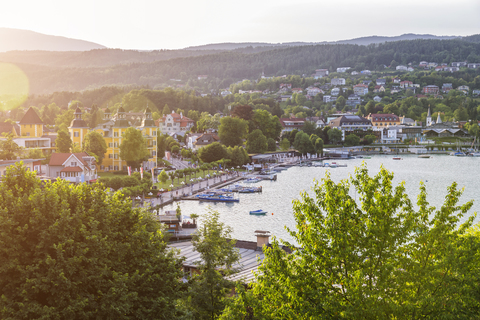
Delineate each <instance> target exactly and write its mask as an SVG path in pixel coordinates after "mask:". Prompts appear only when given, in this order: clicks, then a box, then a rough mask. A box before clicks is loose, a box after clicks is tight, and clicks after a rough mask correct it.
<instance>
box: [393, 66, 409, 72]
mask: <svg viewBox="0 0 480 320" xmlns="http://www.w3.org/2000/svg"><path fill="white" fill-rule="evenodd" d="M395 70H397V71H407V66H404V65H399V66H397V67H396V68H395Z"/></svg>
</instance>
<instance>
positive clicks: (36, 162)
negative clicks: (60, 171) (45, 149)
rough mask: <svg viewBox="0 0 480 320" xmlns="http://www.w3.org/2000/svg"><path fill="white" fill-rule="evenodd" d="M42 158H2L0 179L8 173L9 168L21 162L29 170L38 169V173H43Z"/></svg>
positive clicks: (0, 161)
mask: <svg viewBox="0 0 480 320" xmlns="http://www.w3.org/2000/svg"><path fill="white" fill-rule="evenodd" d="M42 160H44V159H17V160H0V181H1V179H2V176H4V175H6V174H7V168H8V167H10V166H13V165H15V164H16V163H19V162H20V163H22V166H23V167H25V168H27V170H28V171H36V173H37V175H41V174H43V172H42Z"/></svg>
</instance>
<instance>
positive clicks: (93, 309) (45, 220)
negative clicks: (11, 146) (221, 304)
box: [0, 164, 182, 320]
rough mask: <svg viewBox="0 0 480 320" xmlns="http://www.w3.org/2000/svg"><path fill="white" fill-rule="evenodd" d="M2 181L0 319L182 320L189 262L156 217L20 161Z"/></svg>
mask: <svg viewBox="0 0 480 320" xmlns="http://www.w3.org/2000/svg"><path fill="white" fill-rule="evenodd" d="M2 178H3V180H2V183H1V184H0V198H1V199H2V201H1V203H0V221H1V223H0V243H1V244H2V245H1V248H0V256H1V257H2V263H1V264H0V288H1V289H0V292H1V297H2V298H1V299H0V318H2V319H78V318H83V319H125V320H127V319H158V315H162V317H165V318H167V319H173V318H174V317H175V300H176V299H177V298H178V297H179V292H180V291H181V290H182V284H181V283H180V282H179V281H178V279H180V277H181V266H182V263H181V260H179V259H177V258H176V257H175V255H174V253H173V252H171V251H170V250H168V249H167V246H166V241H165V238H164V233H163V232H162V231H161V229H160V227H159V224H158V223H157V222H156V221H155V220H154V219H153V218H152V217H151V215H150V214H149V213H147V212H144V211H140V210H138V209H132V205H131V203H130V201H125V199H124V197H123V196H122V195H121V193H114V194H112V195H109V194H108V193H107V192H106V191H105V190H104V189H103V188H99V186H98V185H87V184H78V185H71V184H69V183H68V182H67V181H65V180H60V181H57V182H55V183H46V184H43V185H42V184H41V183H40V181H39V180H38V179H37V178H36V177H35V173H34V172H28V171H27V170H26V169H25V168H24V167H22V165H21V164H17V165H15V166H14V167H11V168H8V169H7V175H6V176H3V177H2Z"/></svg>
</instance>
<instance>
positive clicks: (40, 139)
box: [0, 107, 55, 154]
mask: <svg viewBox="0 0 480 320" xmlns="http://www.w3.org/2000/svg"><path fill="white" fill-rule="evenodd" d="M2 133H11V134H13V141H14V142H15V143H16V144H17V145H18V146H20V147H23V148H25V149H27V150H28V149H40V150H42V151H43V153H44V154H47V153H50V152H52V151H53V150H54V149H55V148H54V147H52V143H53V141H54V140H55V135H54V134H53V135H50V134H49V133H50V132H49V131H48V130H47V129H45V127H44V125H43V121H42V120H41V119H40V117H39V116H38V114H37V113H36V112H35V109H33V108H32V107H30V108H29V109H28V110H27V112H25V115H24V116H23V117H22V119H21V120H20V121H19V122H18V123H2V124H0V140H4V139H5V137H3V136H2V135H1V134H2Z"/></svg>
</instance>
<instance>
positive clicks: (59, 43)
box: [0, 28, 105, 52]
mask: <svg viewBox="0 0 480 320" xmlns="http://www.w3.org/2000/svg"><path fill="white" fill-rule="evenodd" d="M103 48H105V46H102V45H100V44H97V43H93V42H89V41H84V40H77V39H70V38H65V37H57V36H50V35H46V34H41V33H37V32H33V31H28V30H20V29H10V28H0V52H5V51H12V50H44V51H89V50H93V49H103Z"/></svg>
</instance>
